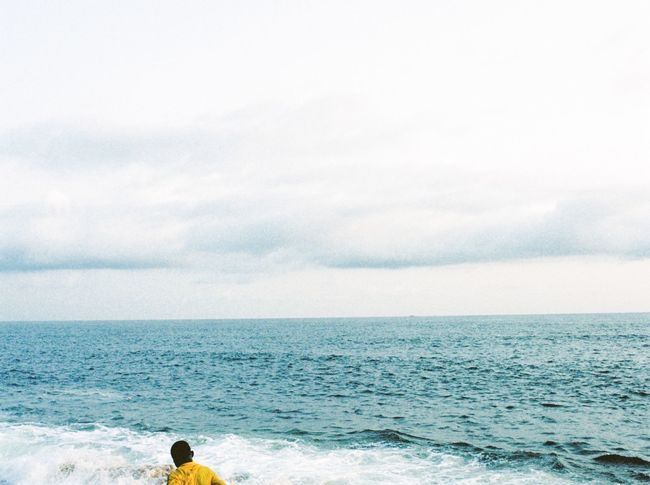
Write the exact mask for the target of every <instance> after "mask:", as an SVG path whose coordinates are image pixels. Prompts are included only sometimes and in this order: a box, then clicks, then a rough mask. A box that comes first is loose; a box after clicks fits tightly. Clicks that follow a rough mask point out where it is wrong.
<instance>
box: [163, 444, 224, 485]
mask: <svg viewBox="0 0 650 485" xmlns="http://www.w3.org/2000/svg"><path fill="white" fill-rule="evenodd" d="M171 453H172V459H173V460H174V465H176V467H177V468H176V470H174V471H173V472H171V473H170V474H169V478H167V485H226V482H224V481H223V480H222V479H221V478H219V477H218V476H217V474H216V473H214V472H213V471H212V470H210V469H209V468H208V467H207V466H203V465H199V464H198V463H196V462H194V461H192V458H194V452H193V451H192V449H191V448H190V445H189V444H188V443H187V441H177V442H176V443H174V444H173V445H172V449H171Z"/></svg>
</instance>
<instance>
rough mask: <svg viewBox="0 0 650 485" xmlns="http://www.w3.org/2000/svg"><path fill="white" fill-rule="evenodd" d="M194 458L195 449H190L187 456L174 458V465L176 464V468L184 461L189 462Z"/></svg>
mask: <svg viewBox="0 0 650 485" xmlns="http://www.w3.org/2000/svg"><path fill="white" fill-rule="evenodd" d="M192 458H194V450H190V454H189V455H188V456H186V457H185V458H173V457H172V459H173V460H174V465H176V468H178V467H179V466H181V465H182V464H183V463H189V462H190V461H192Z"/></svg>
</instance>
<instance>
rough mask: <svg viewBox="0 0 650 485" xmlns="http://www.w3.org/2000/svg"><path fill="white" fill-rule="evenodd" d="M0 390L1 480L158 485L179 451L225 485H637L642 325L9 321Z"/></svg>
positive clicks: (643, 317) (588, 319) (646, 437)
mask: <svg viewBox="0 0 650 485" xmlns="http://www.w3.org/2000/svg"><path fill="white" fill-rule="evenodd" d="M0 391H1V394H0V424H1V426H0V477H9V481H5V482H4V483H30V480H33V479H34V478H29V477H27V476H26V475H25V473H26V472H24V471H23V470H22V468H20V467H19V466H18V465H16V461H15V459H12V454H13V453H14V452H15V451H12V450H15V448H16V446H19V447H22V448H21V449H23V450H24V453H23V455H24V456H25V457H27V458H26V459H32V461H33V459H35V457H37V456H40V454H42V455H43V457H47V458H43V459H42V461H43V463H44V465H43V470H41V472H39V473H41V475H38V476H37V477H40V478H39V479H40V480H45V481H47V480H54V479H56V480H57V481H58V482H59V483H64V482H65V481H66V480H68V481H69V483H90V482H91V481H93V482H95V483H102V482H105V483H109V482H111V481H112V482H116V480H117V482H119V483H136V482H137V483H158V482H156V480H159V478H156V473H157V472H155V466H157V465H164V464H166V463H168V461H169V459H168V457H167V456H166V450H167V448H168V446H169V443H170V440H173V439H176V438H177V437H189V439H193V440H194V441H195V442H196V443H197V456H198V451H199V450H201V449H202V450H203V456H205V457H210V460H211V463H213V464H214V463H215V462H216V465H219V466H217V468H218V470H219V471H220V472H221V474H222V475H224V476H225V478H227V479H228V480H229V481H231V482H233V483H265V482H267V483H305V484H306V483H314V484H316V483H328V480H329V481H330V482H331V483H350V484H352V483H389V482H390V483H414V484H415V483H449V482H450V481H451V482H453V481H455V480H457V481H463V480H465V481H466V482H467V481H469V482H471V483H545V482H552V481H556V482H563V481H566V482H590V481H593V482H596V483H608V482H621V483H627V482H634V481H639V480H650V432H649V430H650V425H649V423H650V315H648V314H620V315H563V316H504V317H453V318H452V317H448V318H403V319H398V318H383V319H382V318H368V319H334V320H332V319H314V320H255V321H244V320H240V321H155V322H153V321H152V322H68V323H53V322H50V323H2V324H0ZM12 447H13V448H12ZM66 447H67V448H66ZM102 447H104V448H102ZM201 447H203V448H201ZM61 449H63V450H65V449H70V450H74V452H75V453H77V454H79V453H82V454H83V453H92V452H97V453H99V454H100V455H101V456H102V457H104V458H105V457H106V456H109V457H113V458H114V460H113V458H111V459H110V460H109V462H110V463H108V462H107V463H103V462H102V463H103V464H102V465H101V467H103V468H101V467H100V468H101V470H104V471H103V472H101V473H104V475H102V474H101V473H100V472H97V470H94V471H93V470H92V469H88V470H86V469H83V470H85V471H83V472H82V465H81V464H80V463H79V462H77V461H75V458H74V457H73V456H72V455H73V453H72V452H71V453H69V454H65V453H64V454H63V455H61V454H60V453H62V452H61V451H60V450H61ZM57 450H58V451H57ZM98 450H99V451H98ZM68 455H70V456H68ZM115 457H117V458H115ZM48 460H49V461H48ZM111 460H113V461H111ZM115 460H117V461H115ZM310 460H311V461H310ZM355 460H356V461H355ZM364 460H365V461H364ZM373 460H374V461H373ZM100 461H101V460H100ZM122 462H124V463H122ZM310 463H311V464H310ZM323 463H326V464H327V465H323ZM364 463H366V465H367V467H366V468H364V466H366V465H364ZM373 463H374V464H373ZM134 464H135V465H138V467H139V468H137V469H136V468H134V466H135V465H134ZM387 464H388V465H390V466H388V465H387ZM321 465H322V466H323V467H325V468H328V470H329V471H328V472H327V473H325V472H323V474H319V473H320V472H319V470H320V468H319V467H320V466H321ZM265 466H267V467H269V468H268V470H267V469H265V468H264V467H265ZM120 467H121V468H120ZM125 467H126V468H127V469H128V472H124V473H123V470H124V469H125ZM129 467H130V468H129ZM142 467H144V469H147V470H149V468H147V467H153V468H151V470H154V471H153V472H151V476H149V475H148V474H147V473H149V472H143V471H142V470H143V468H142ZM337 467H338V468H337ZM101 470H100V471H101ZM107 470H108V471H107ZM111 470H113V471H111ZM120 470H122V472H121V471H120ZM138 470H139V471H138ZM224 470H225V471H224ZM265 470H266V471H265ZM269 470H274V471H275V473H276V474H277V475H278V476H277V477H275V478H274V480H276V481H275V482H273V480H271V481H270V482H269V476H270V475H269V474H270V473H273V472H271V471H269ZM301 470H302V471H301ZM332 470H334V471H332ZM337 470H340V471H337ZM111 473H112V475H111ZM301 473H302V474H301ZM337 473H339V475H336V474H337ZM332 474H334V475H335V477H334V481H332ZM391 474H396V475H395V476H392V475H391ZM48 477H49V478H48ZM52 477H56V478H52ZM84 477H85V478H84ZM105 477H108V478H106V479H105ZM111 477H112V478H111ZM115 477H118V478H117V479H116V478H115ZM324 477H325V478H324ZM120 480H121V481H120ZM337 480H338V481H337ZM400 480H401V481H400ZM0 483H3V482H2V478H0Z"/></svg>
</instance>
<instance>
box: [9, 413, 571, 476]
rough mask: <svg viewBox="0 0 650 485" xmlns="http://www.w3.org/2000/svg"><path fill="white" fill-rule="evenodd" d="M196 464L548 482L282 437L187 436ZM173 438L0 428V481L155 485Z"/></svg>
mask: <svg viewBox="0 0 650 485" xmlns="http://www.w3.org/2000/svg"><path fill="white" fill-rule="evenodd" d="M188 438H189V439H191V443H192V445H193V448H194V450H195V452H196V460H197V461H198V462H200V463H203V464H206V465H209V466H211V467H212V468H213V469H215V471H217V472H218V473H219V474H220V475H221V476H222V477H223V478H224V479H225V480H226V481H227V482H228V483H230V484H233V485H261V484H274V485H289V484H291V485H297V484H300V485H317V484H320V485H348V484H349V485H356V484H358V485H364V484H373V485H376V484H380V483H390V484H398V485H401V484H403V485H406V484H409V485H415V484H443V483H444V484H447V483H457V484H497V483H498V484H540V483H544V484H547V483H548V484H551V483H569V482H567V481H565V480H561V479H560V478H558V477H556V476H552V475H549V474H547V473H544V472H542V471H535V470H529V471H515V470H506V471H504V470H491V469H488V468H486V467H485V466H484V465H482V464H481V463H479V462H477V461H474V460H466V459H463V458H460V457H455V456H451V455H446V454H441V453H430V454H428V455H421V454H417V455H416V454H415V453H414V451H413V450H408V449H404V448H387V447H372V448H362V449H354V448H343V449H334V450H324V449H320V448H316V447H313V446H309V445H306V444H302V443H296V442H291V441H283V440H266V439H248V438H242V437H239V436H233V435H227V436H224V437H220V438H218V437H205V436H199V437H188ZM175 439H177V437H176V436H171V435H167V434H164V433H138V432H133V431H130V430H126V429H120V428H105V427H92V428H88V429H82V428H71V427H45V426H38V425H28V424H6V423H5V424H3V423H0V484H2V485H7V484H11V485H23V484H24V485H26V484H34V483H45V484H48V483H52V484H53V483H57V484H86V483H88V484H90V483H92V484H108V483H110V484H161V483H165V477H166V474H167V472H168V470H169V469H170V467H171V464H170V458H169V454H168V450H169V445H170V443H171V442H172V441H174V440H175Z"/></svg>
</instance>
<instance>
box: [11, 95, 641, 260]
mask: <svg viewBox="0 0 650 485" xmlns="http://www.w3.org/2000/svg"><path fill="white" fill-rule="evenodd" d="M449 133H450V132H449V129H448V128H446V127H435V126H434V127H432V126H431V125H430V124H428V123H427V122H426V121H423V120H422V119H421V118H418V117H413V118H407V119H397V120H386V119H383V118H382V117H381V113H377V112H376V111H374V110H373V109H371V108H369V107H367V106H364V105H363V104H362V103H359V102H357V103H356V104H355V103H354V102H351V101H350V100H349V99H347V98H345V97H343V98H327V99H316V100H314V101H313V102H312V103H308V104H302V105H296V106H293V107H292V108H289V107H286V106H284V107H282V108H280V107H277V106H276V107H273V106H257V107H251V108H250V109H248V110H243V111H240V112H236V113H230V114H227V115H224V116H222V117H220V118H218V119H215V120H212V121H210V122H207V121H206V122H205V123H203V124H201V125H200V126H198V125H195V126H188V127H186V128H183V129H178V130H176V131H173V130H172V131H170V130H160V131H155V130H150V131H147V132H132V133H130V134H128V135H125V134H123V133H120V131H119V130H115V129H106V128H104V129H95V128H93V127H86V128H83V129H81V128H79V127H70V125H66V124H61V125H53V124H50V125H37V126H33V127H31V128H25V129H22V130H19V131H13V132H9V133H5V134H3V135H0V190H2V193H3V194H4V196H3V199H2V200H1V201H0V223H1V224H2V227H3V228H5V229H4V230H3V231H2V232H0V271H5V272H8V271H12V272H15V271H39V270H43V271H45V270H57V269H79V270H82V269H106V268H110V269H115V270H136V269H147V268H168V267H173V268H184V269H186V270H190V271H201V270H211V271H224V272H229V273H236V272H247V273H250V272H254V271H255V268H256V267H257V268H261V269H260V270H261V271H283V270H284V269H285V268H296V267H314V266H316V267H318V266H320V267H330V268H385V269H398V268H405V267H423V266H442V265H455V264H463V263H482V262H493V261H509V260H520V259H531V258H544V257H561V256H577V255H602V256H615V257H621V258H644V257H648V255H649V253H650V249H649V245H648V243H647V241H650V200H649V198H648V196H647V195H646V194H645V192H643V191H640V190H638V189H635V184H637V180H635V178H634V177H630V176H628V177H627V179H626V181H625V183H624V184H621V183H620V182H619V180H614V182H613V183H612V184H611V185H608V184H607V183H606V182H607V177H605V175H606V174H607V173H606V172H603V173H601V174H600V175H599V176H594V175H593V173H594V171H597V169H596V168H594V171H592V172H591V175H592V177H591V178H590V177H581V175H582V174H583V173H584V172H583V168H582V167H577V168H576V167H574V168H573V169H571V168H567V167H565V166H563V165H562V164H559V165H554V167H555V168H557V169H558V173H561V174H562V175H563V177H561V178H559V179H555V178H550V177H539V176H538V173H531V172H530V170H529V169H527V166H526V165H525V164H524V165H522V166H518V165H512V164H509V163H505V164H499V163H494V164H490V165H489V168H487V167H484V166H483V165H481V164H478V163H476V161H475V160H473V159H470V158H469V157H468V158H467V159H466V160H464V161H463V160H462V159H461V160H453V161H450V160H448V159H446V158H445V157H441V156H439V153H438V149H439V147H440V145H439V140H444V139H446V137H447V138H448V136H449ZM457 136H461V137H465V138H464V140H465V141H472V140H473V138H472V136H473V135H472V134H471V133H465V134H459V135H457ZM460 142H461V139H459V140H458V143H460ZM225 146H227V147H228V148H227V149H225V148H223V147H225ZM536 167H538V166H536ZM538 168H539V167H538ZM542 173H543V172H542ZM558 180H559V182H558ZM7 228H11V229H10V230H8V229H7Z"/></svg>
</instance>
